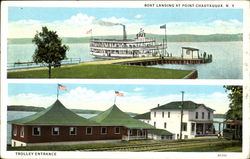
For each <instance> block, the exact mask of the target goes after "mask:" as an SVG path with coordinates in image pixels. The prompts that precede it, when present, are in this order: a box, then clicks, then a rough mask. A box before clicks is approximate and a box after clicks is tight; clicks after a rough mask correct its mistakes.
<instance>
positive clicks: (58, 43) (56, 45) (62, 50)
mask: <svg viewBox="0 0 250 159" xmlns="http://www.w3.org/2000/svg"><path fill="white" fill-rule="evenodd" d="M32 42H33V43H35V44H36V45H37V48H36V49H35V52H34V55H33V60H34V62H36V63H47V64H48V68H49V78H50V77H51V67H52V66H57V65H60V64H61V61H62V60H63V59H65V58H66V51H67V50H68V49H69V48H68V46H66V45H62V40H61V39H60V38H59V37H58V35H57V33H56V32H55V31H50V30H48V28H47V27H46V26H45V27H42V32H37V33H36V35H35V37H34V39H33V40H32Z"/></svg>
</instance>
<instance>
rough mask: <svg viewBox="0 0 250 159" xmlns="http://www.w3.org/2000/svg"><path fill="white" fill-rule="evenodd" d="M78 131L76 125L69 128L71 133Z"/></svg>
mask: <svg viewBox="0 0 250 159" xmlns="http://www.w3.org/2000/svg"><path fill="white" fill-rule="evenodd" d="M76 131H77V129H76V127H70V128H69V135H76Z"/></svg>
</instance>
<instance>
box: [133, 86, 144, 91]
mask: <svg viewBox="0 0 250 159" xmlns="http://www.w3.org/2000/svg"><path fill="white" fill-rule="evenodd" d="M141 90H143V88H140V87H137V88H135V89H134V91H135V92H138V91H141Z"/></svg>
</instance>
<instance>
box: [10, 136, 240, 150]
mask: <svg viewBox="0 0 250 159" xmlns="http://www.w3.org/2000/svg"><path fill="white" fill-rule="evenodd" d="M7 150H9V151H24V150H25V151H127V152H131V151H136V152H141V151H154V152H159V151H160V152H241V151H242V143H241V142H239V141H230V140H224V139H222V140H221V139H209V140H195V139H188V140H182V141H177V140H174V141H156V140H142V141H122V142H115V143H94V144H82V145H68V146H32V147H10V146H8V147H7Z"/></svg>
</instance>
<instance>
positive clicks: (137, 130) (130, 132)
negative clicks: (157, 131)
mask: <svg viewBox="0 0 250 159" xmlns="http://www.w3.org/2000/svg"><path fill="white" fill-rule="evenodd" d="M90 120H91V121H95V122H97V123H99V124H101V125H105V126H121V127H122V129H121V130H122V139H123V140H138V139H146V138H147V134H148V130H149V129H154V127H153V126H151V125H150V124H147V123H144V122H142V121H140V120H137V119H134V118H132V117H130V116H129V115H128V114H126V113H124V112H123V111H121V110H120V109H119V108H118V107H117V106H116V105H113V106H112V107H110V108H109V109H107V110H106V111H104V112H102V113H100V114H99V115H97V116H95V117H92V118H90Z"/></svg>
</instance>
